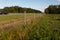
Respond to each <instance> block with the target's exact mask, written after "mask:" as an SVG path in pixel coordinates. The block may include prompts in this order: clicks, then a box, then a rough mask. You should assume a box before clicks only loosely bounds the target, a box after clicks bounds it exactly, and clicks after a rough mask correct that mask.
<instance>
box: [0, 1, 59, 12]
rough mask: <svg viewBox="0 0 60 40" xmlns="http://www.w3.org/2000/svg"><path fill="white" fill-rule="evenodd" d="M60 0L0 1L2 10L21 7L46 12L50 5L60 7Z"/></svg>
mask: <svg viewBox="0 0 60 40" xmlns="http://www.w3.org/2000/svg"><path fill="white" fill-rule="evenodd" d="M59 4H60V0H0V8H4V7H7V6H8V7H9V6H20V7H26V8H33V9H37V10H40V11H42V12H44V9H46V8H47V7H48V6H49V5H59Z"/></svg>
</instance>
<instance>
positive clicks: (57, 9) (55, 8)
mask: <svg viewBox="0 0 60 40" xmlns="http://www.w3.org/2000/svg"><path fill="white" fill-rule="evenodd" d="M45 13H47V14H48V13H49V14H60V5H50V6H49V7H48V8H46V9H45Z"/></svg>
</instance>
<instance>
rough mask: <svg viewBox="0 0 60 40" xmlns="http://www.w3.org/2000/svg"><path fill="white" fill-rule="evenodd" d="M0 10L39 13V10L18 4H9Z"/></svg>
mask: <svg viewBox="0 0 60 40" xmlns="http://www.w3.org/2000/svg"><path fill="white" fill-rule="evenodd" d="M0 11H3V12H8V13H24V12H26V13H41V11H39V10H35V9H32V8H23V7H19V6H11V7H4V8H3V9H0Z"/></svg>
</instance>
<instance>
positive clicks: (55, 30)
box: [0, 14, 60, 40]
mask: <svg viewBox="0 0 60 40" xmlns="http://www.w3.org/2000/svg"><path fill="white" fill-rule="evenodd" d="M40 16H41V15H39V17H36V18H35V19H33V18H32V19H31V20H30V21H27V22H26V25H25V24H24V23H23V24H17V25H14V26H10V27H5V28H3V29H0V40H60V20H58V19H59V18H60V15H57V14H54V15H53V14H47V15H44V16H42V17H40Z"/></svg>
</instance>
